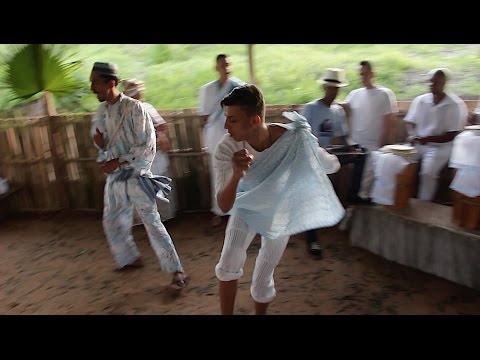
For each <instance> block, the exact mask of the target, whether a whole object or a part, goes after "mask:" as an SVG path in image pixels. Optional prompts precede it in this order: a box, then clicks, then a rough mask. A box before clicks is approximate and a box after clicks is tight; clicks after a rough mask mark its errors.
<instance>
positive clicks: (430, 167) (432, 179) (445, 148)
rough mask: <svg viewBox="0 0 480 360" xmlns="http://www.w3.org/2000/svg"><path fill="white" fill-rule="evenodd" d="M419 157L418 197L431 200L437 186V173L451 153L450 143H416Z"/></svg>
mask: <svg viewBox="0 0 480 360" xmlns="http://www.w3.org/2000/svg"><path fill="white" fill-rule="evenodd" d="M415 148H416V149H417V151H418V156H419V158H421V159H422V164H421V169H420V174H419V177H420V184H419V191H418V198H419V199H420V200H427V201H431V200H432V199H433V197H434V196H435V191H436V190H437V186H438V175H439V173H440V171H441V170H442V169H443V167H444V166H445V165H446V164H447V162H448V159H449V158H450V154H451V153H452V146H451V144H442V145H439V146H433V145H416V146H415Z"/></svg>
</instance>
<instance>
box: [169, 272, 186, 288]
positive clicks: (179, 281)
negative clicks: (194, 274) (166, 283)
mask: <svg viewBox="0 0 480 360" xmlns="http://www.w3.org/2000/svg"><path fill="white" fill-rule="evenodd" d="M186 286H187V276H186V275H185V274H184V273H181V272H177V273H175V274H174V275H173V279H172V282H171V284H170V287H171V288H172V289H174V290H182V289H183V288H185V287H186Z"/></svg>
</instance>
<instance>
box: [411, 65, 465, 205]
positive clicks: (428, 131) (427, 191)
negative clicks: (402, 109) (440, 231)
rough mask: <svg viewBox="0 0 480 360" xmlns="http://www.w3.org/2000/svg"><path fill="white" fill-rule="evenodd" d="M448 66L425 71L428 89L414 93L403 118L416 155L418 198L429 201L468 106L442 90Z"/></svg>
mask: <svg viewBox="0 0 480 360" xmlns="http://www.w3.org/2000/svg"><path fill="white" fill-rule="evenodd" d="M449 77H450V74H449V71H448V69H445V68H438V69H433V70H431V71H430V72H429V73H428V80H429V85H430V92H429V93H426V94H423V95H420V96H417V97H416V98H415V99H414V100H413V101H412V104H411V105H410V108H409V110H408V113H407V115H406V116H405V118H404V120H405V121H406V123H407V129H408V133H409V139H408V140H409V141H410V142H411V143H412V144H414V145H415V148H416V150H417V151H418V155H419V158H420V159H422V165H421V169H420V184H419V186H420V188H419V192H418V198H419V199H420V200H427V201H431V200H432V199H433V198H434V196H435V191H436V189H437V185H438V184H437V183H438V176H439V173H440V171H441V170H442V168H443V167H444V166H445V165H446V164H447V162H448V159H449V158H450V154H451V152H452V144H453V139H454V138H455V136H457V134H458V133H459V132H460V131H461V130H462V129H463V128H464V126H465V123H466V121H467V115H468V109H467V106H466V105H465V102H464V101H462V100H461V99H460V98H459V97H458V96H457V95H455V94H453V93H446V92H445V91H444V88H445V84H446V82H447V80H448V79H449Z"/></svg>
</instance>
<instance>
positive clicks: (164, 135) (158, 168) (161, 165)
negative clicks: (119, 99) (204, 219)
mask: <svg viewBox="0 0 480 360" xmlns="http://www.w3.org/2000/svg"><path fill="white" fill-rule="evenodd" d="M121 84H122V86H123V88H124V91H123V93H124V94H125V95H127V96H130V97H131V98H133V99H136V100H140V101H142V102H143V106H144V107H145V108H146V109H147V111H148V113H149V115H150V116H151V117H152V120H153V126H154V128H155V134H156V139H157V152H156V154H155V158H154V159H153V162H152V166H151V168H150V171H151V172H152V173H153V174H154V175H161V176H167V177H169V178H172V172H171V168H170V159H169V157H168V152H167V151H168V150H170V147H171V145H170V139H169V137H168V124H167V122H166V121H165V119H164V118H163V117H162V115H160V114H159V113H158V111H157V110H156V109H155V107H154V106H153V105H152V104H150V103H148V102H146V101H145V90H146V88H145V83H144V82H143V81H142V80H138V79H124V80H122V81H121ZM170 185H171V187H172V190H171V191H170V193H169V194H168V202H167V201H166V200H165V199H156V202H157V209H158V212H159V213H160V217H161V219H162V222H165V221H167V220H170V219H173V218H174V217H175V214H176V211H177V206H176V204H177V201H176V191H175V184H174V182H173V181H172V182H171V183H170ZM139 224H141V221H140V218H139V216H138V214H137V213H136V212H135V215H134V225H139Z"/></svg>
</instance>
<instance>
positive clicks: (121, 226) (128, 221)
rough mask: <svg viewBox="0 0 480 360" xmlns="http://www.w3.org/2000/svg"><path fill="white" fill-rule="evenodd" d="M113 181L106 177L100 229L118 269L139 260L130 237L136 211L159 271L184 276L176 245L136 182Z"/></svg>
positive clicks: (155, 206) (153, 202)
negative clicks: (158, 264)
mask: <svg viewBox="0 0 480 360" xmlns="http://www.w3.org/2000/svg"><path fill="white" fill-rule="evenodd" d="M113 177H114V176H113V175H109V176H108V177H107V180H106V183H105V190H104V207H103V229H104V231H105V236H106V238H107V241H108V244H109V246H110V251H111V252H112V255H113V257H114V259H115V262H116V263H117V266H118V267H123V266H125V265H127V264H131V263H132V262H134V261H135V260H136V259H137V258H138V257H139V256H140V253H139V251H138V249H137V246H136V244H135V242H134V241H133V236H132V218H133V208H135V209H136V211H137V212H138V214H139V215H140V218H141V219H142V222H143V224H144V225H145V229H146V231H147V235H148V239H149V240H150V245H151V246H152V248H153V250H154V251H155V255H157V258H158V260H159V262H160V267H161V269H162V270H163V271H166V272H170V273H173V272H177V271H181V272H183V267H182V264H181V262H180V259H179V257H178V254H177V251H176V249H175V245H174V244H173V242H172V239H171V237H170V234H169V233H168V231H167V229H166V228H165V226H164V225H163V223H162V221H161V220H160V214H159V213H158V211H157V204H156V203H155V201H153V200H150V199H149V198H148V196H147V195H146V194H145V192H144V191H143V190H142V188H141V187H140V185H139V184H138V180H137V179H135V178H133V179H128V180H127V181H120V182H114V181H113Z"/></svg>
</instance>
